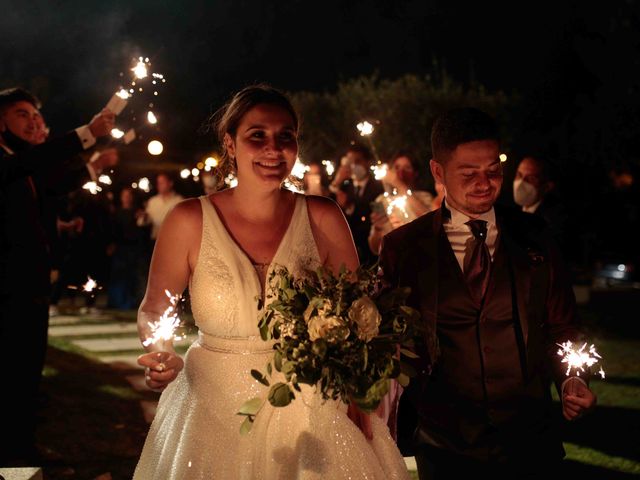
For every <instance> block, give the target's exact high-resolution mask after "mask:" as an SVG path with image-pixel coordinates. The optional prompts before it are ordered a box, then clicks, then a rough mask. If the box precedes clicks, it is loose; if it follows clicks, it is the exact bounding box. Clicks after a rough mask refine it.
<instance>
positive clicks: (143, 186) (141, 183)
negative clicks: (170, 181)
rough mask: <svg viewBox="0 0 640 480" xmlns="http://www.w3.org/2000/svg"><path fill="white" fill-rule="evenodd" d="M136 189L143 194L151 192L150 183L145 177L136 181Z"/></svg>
mask: <svg viewBox="0 0 640 480" xmlns="http://www.w3.org/2000/svg"><path fill="white" fill-rule="evenodd" d="M138 188H139V189H140V190H142V191H143V192H147V193H149V190H151V182H150V181H149V179H148V178H147V177H142V178H141V179H140V180H138Z"/></svg>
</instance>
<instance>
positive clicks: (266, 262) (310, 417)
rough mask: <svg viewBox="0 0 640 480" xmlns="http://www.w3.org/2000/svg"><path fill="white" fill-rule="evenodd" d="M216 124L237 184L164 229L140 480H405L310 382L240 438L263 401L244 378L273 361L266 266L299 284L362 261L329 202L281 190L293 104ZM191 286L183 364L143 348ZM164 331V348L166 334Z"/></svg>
mask: <svg viewBox="0 0 640 480" xmlns="http://www.w3.org/2000/svg"><path fill="white" fill-rule="evenodd" d="M216 126H217V131H218V137H219V140H220V141H221V143H222V145H223V146H224V149H225V156H224V158H223V160H222V162H221V165H220V167H219V169H221V171H220V172H219V173H220V177H221V179H224V178H225V177H226V176H227V174H228V173H231V172H234V173H236V174H237V180H238V184H237V186H236V187H233V188H228V189H226V190H223V191H221V192H217V193H215V194H212V195H207V196H202V197H200V198H198V199H191V200H186V201H184V202H182V203H180V204H178V206H176V207H175V208H174V209H173V210H172V212H171V213H169V215H168V216H167V218H166V220H165V222H164V223H163V225H162V228H161V229H160V234H159V235H158V241H157V242H156V247H155V250H154V252H153V259H152V262H151V269H150V273H149V283H148V286H147V293H146V295H145V298H144V300H143V302H142V305H141V306H140V310H139V315H138V324H139V331H140V336H141V340H142V341H143V343H144V344H145V346H146V348H147V350H148V352H149V353H146V354H144V355H142V356H141V357H140V358H139V360H138V362H139V363H140V364H141V365H143V366H144V367H146V372H147V384H148V385H149V386H150V387H151V388H154V389H158V390H164V391H163V393H162V396H161V397H160V403H159V405H158V410H157V414H156V417H155V419H154V421H153V424H152V425H151V429H150V431H149V435H148V437H147V440H146V443H145V446H144V449H143V452H142V456H141V458H140V461H139V463H138V466H137V468H136V472H135V474H134V478H135V479H140V480H153V479H162V480H171V479H176V480H177V479H180V480H182V479H190V480H212V479H221V480H222V479H224V480H226V479H241V478H244V479H265V480H267V479H277V478H281V479H293V478H297V479H301V480H304V479H318V478H326V479H332V480H341V479H342V480H346V479H348V478H369V479H373V480H387V479H396V480H402V479H408V478H409V476H408V473H407V469H406V466H405V464H404V461H403V459H402V457H401V456H400V453H399V451H398V450H397V448H396V446H395V443H394V442H393V439H392V438H391V436H390V434H389V430H388V429H387V427H386V425H385V424H384V423H383V422H382V420H380V419H379V418H377V417H376V416H374V415H372V416H371V417H369V416H368V415H364V414H362V413H358V412H357V409H354V410H353V411H352V413H353V418H354V421H357V422H358V424H359V425H360V426H361V428H362V430H363V431H364V433H363V431H361V430H359V429H358V427H357V426H356V425H355V424H354V422H353V421H352V420H350V418H349V417H348V416H347V406H346V404H342V403H339V402H336V401H332V400H327V401H326V402H325V401H323V400H322V396H321V394H320V392H319V391H316V389H315V388H311V387H309V386H307V385H304V386H302V388H301V390H300V391H299V392H296V396H297V397H299V398H300V401H298V402H293V403H292V404H290V405H288V406H287V408H286V409H278V408H275V407H273V406H272V405H271V404H270V403H269V402H266V403H265V404H264V405H263V406H262V407H261V414H260V416H258V417H257V418H256V419H255V422H254V424H253V427H252V429H251V431H250V432H249V433H248V434H247V435H244V436H241V435H240V424H241V423H242V420H241V419H240V418H239V417H238V415H236V413H237V411H238V409H239V408H240V406H241V405H242V403H244V401H246V399H247V398H251V397H253V396H256V395H259V394H260V392H265V393H266V391H267V390H266V387H264V385H263V384H261V383H259V382H258V380H254V379H252V378H251V375H250V371H251V370H252V369H253V370H257V369H260V368H262V367H263V366H264V365H265V363H266V362H267V361H268V360H269V359H270V358H271V357H272V355H273V349H272V346H271V345H270V344H269V343H265V342H264V341H262V339H261V338H260V334H259V330H258V325H257V319H258V314H259V313H260V312H263V311H264V310H263V308H264V305H265V303H269V302H271V301H272V300H271V297H270V296H266V297H265V295H267V294H268V293H269V291H270V290H269V286H270V285H271V283H270V282H278V281H279V280H280V279H281V278H280V277H278V276H276V277H275V278H270V274H271V273H272V272H273V271H274V268H275V267H276V266H284V267H286V268H287V269H288V270H289V271H290V272H292V273H293V274H294V275H295V276H296V277H298V276H301V275H305V274H306V273H305V272H308V271H309V270H316V269H317V268H319V267H325V268H327V269H330V270H331V271H333V272H337V271H338V270H339V269H340V266H341V265H344V266H346V267H347V268H348V269H350V270H353V269H355V268H356V267H357V266H358V259H357V255H356V251H355V247H354V245H353V240H352V238H351V235H350V232H349V228H348V225H347V223H346V221H345V219H344V216H343V214H342V212H341V211H340V209H339V208H338V206H337V205H336V204H335V203H334V202H333V201H331V200H329V199H327V198H323V197H320V196H315V195H311V196H305V195H300V194H296V193H293V192H290V191H288V190H287V189H285V188H283V183H284V181H285V179H287V177H288V175H289V174H290V172H291V170H292V168H293V166H294V163H295V160H296V156H297V153H298V117H297V115H296V113H295V111H294V109H293V107H292V105H291V103H290V101H289V99H288V98H287V97H285V96H284V95H283V94H282V93H280V92H279V91H277V90H275V89H273V88H271V87H268V86H263V85H258V86H251V87H247V88H245V89H243V90H242V91H240V92H239V93H237V94H236V95H235V96H234V97H233V99H232V100H231V101H230V103H229V104H228V105H227V106H226V107H225V108H223V109H222V110H221V111H220V112H219V115H218V116H217V125H216ZM187 285H189V292H190V295H191V307H192V311H193V314H194V318H195V321H196V325H197V326H198V328H199V339H198V341H197V342H196V343H194V344H193V345H192V346H191V347H190V348H189V350H188V352H187V354H186V355H185V358H184V360H182V359H181V358H180V356H178V355H177V354H176V353H175V352H174V351H173V348H172V345H171V340H163V341H162V342H160V341H158V342H153V341H151V342H149V339H151V340H153V339H155V338H156V337H159V334H158V332H161V331H162V330H164V329H163V328H162V324H164V323H166V324H167V325H168V326H169V327H172V326H173V325H175V322H174V320H175V316H174V315H173V310H171V307H172V304H170V302H169V301H168V300H167V293H166V291H167V290H168V291H169V292H171V293H172V294H176V293H180V292H182V291H183V290H184V289H185V288H186V287H187ZM256 297H258V298H260V299H261V301H260V302H259V303H258V302H257V301H256ZM167 309H169V310H167ZM159 318H161V320H162V322H160V323H161V324H160V325H159V324H158V322H159V320H158V319H159ZM167 333H169V335H164V336H163V338H165V339H166V338H167V336H168V337H169V338H171V335H170V333H171V328H169V329H168V332H167ZM367 437H369V439H367ZM345 459H348V460H345Z"/></svg>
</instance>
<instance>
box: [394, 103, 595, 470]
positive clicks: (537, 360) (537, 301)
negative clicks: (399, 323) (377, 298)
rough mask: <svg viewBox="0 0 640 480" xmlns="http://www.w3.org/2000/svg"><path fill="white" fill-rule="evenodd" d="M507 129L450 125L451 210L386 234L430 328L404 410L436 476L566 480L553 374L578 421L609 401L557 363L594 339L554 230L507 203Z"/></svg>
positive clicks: (447, 206)
mask: <svg viewBox="0 0 640 480" xmlns="http://www.w3.org/2000/svg"><path fill="white" fill-rule="evenodd" d="M497 132H498V130H497V127H496V124H495V122H494V121H493V119H491V117H489V116H488V115H486V114H485V113H483V112H481V111H479V110H475V109H459V110H453V111H450V112H448V113H446V114H444V115H443V116H441V117H440V118H439V119H437V120H436V122H435V124H434V126H433V130H432V135H431V143H432V152H433V159H432V160H431V162H430V167H431V172H432V173H433V176H434V178H435V179H436V181H438V182H441V183H442V184H443V185H444V187H445V191H446V196H445V200H444V202H443V206H442V207H441V208H440V209H438V210H436V211H434V212H430V213H428V214H426V215H424V216H423V217H420V218H418V219H417V220H415V221H414V222H412V223H410V224H408V225H405V226H403V227H400V228H398V229H397V230H394V231H393V232H391V233H389V234H388V235H386V236H385V237H384V239H383V247H382V251H381V266H382V269H383V272H384V275H385V278H386V280H387V281H388V282H390V284H391V285H394V286H395V285H400V286H408V287H411V289H412V290H411V296H410V299H409V302H410V304H411V305H412V306H413V307H415V308H417V309H418V310H419V311H420V312H421V316H422V322H423V326H424V335H423V337H422V338H421V340H420V341H419V342H418V346H417V348H416V351H417V353H418V355H419V356H420V360H419V364H418V372H419V377H418V378H417V380H416V381H415V382H413V381H412V384H411V385H410V386H409V389H408V391H407V392H405V394H404V395H403V397H402V399H401V407H400V409H401V412H400V417H401V419H402V418H404V420H406V419H407V416H409V417H410V416H411V415H413V420H414V422H415V423H414V425H415V427H414V432H413V433H414V436H413V438H412V439H411V440H412V443H413V445H412V447H413V448H414V449H415V450H414V453H415V455H416V460H417V463H418V472H419V476H420V478H421V479H422V480H424V479H442V478H464V477H465V476H468V475H472V474H473V475H474V476H476V477H477V478H484V477H485V475H490V476H489V478H492V479H495V478H518V479H521V478H543V477H544V478H547V477H549V476H554V475H555V474H557V473H558V472H559V469H560V468H561V467H562V463H561V459H562V457H563V455H564V452H563V448H562V443H561V441H560V438H559V436H558V432H557V430H556V427H557V420H559V412H554V409H553V404H552V401H551V395H550V389H549V379H553V380H554V381H555V383H556V386H557V388H558V390H559V392H560V395H561V398H562V400H563V404H562V412H563V414H564V416H565V418H566V419H568V420H573V419H575V418H578V417H579V416H581V415H582V414H583V413H585V412H587V411H588V410H590V409H591V408H593V407H594V405H595V401H596V399H595V395H594V394H593V393H592V392H591V390H590V389H589V388H588V386H587V384H586V383H585V382H584V381H583V380H582V379H581V378H578V377H566V376H565V371H564V369H563V368H562V366H561V365H562V364H561V363H560V357H559V356H557V355H556V351H557V348H558V347H557V346H556V342H557V343H561V342H564V341H566V340H573V341H575V340H578V339H579V338H580V331H579V325H578V319H577V317H576V312H575V299H574V296H573V292H572V289H571V285H570V284H569V282H568V281H567V277H566V274H565V271H564V269H563V267H562V262H561V259H560V257H559V254H558V250H557V247H556V246H555V244H554V242H553V240H552V239H551V237H550V236H549V233H548V231H547V230H546V229H545V226H544V222H542V221H537V219H536V217H532V216H531V215H527V214H524V213H522V212H519V211H517V210H509V209H503V208H499V207H496V208H494V203H495V201H496V199H497V198H498V195H499V192H500V188H501V186H502V167H501V164H500V160H499V158H498V155H499V153H500V150H499V142H498V133H497ZM411 412H413V413H411ZM556 414H557V416H558V419H557V418H556Z"/></svg>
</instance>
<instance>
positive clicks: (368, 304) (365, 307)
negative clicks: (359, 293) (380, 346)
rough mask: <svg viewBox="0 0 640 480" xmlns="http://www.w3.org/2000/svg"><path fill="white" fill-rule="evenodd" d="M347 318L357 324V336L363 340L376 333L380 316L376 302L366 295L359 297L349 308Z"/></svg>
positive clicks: (368, 339)
mask: <svg viewBox="0 0 640 480" xmlns="http://www.w3.org/2000/svg"><path fill="white" fill-rule="evenodd" d="M349 319H350V320H351V321H352V322H353V323H355V324H356V325H357V326H358V338H359V339H360V340H363V341H365V342H369V341H371V339H372V338H373V337H375V336H376V335H378V328H379V327H380V322H381V320H382V317H381V316H380V312H379V311H378V308H377V307H376V304H375V303H374V302H373V300H371V299H370V298H369V297H367V296H363V297H360V298H359V299H357V300H356V301H355V302H353V304H352V305H351V308H349Z"/></svg>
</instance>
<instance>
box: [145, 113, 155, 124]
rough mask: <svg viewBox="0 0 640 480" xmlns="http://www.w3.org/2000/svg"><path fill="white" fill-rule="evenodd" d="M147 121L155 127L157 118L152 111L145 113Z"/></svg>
mask: <svg viewBox="0 0 640 480" xmlns="http://www.w3.org/2000/svg"><path fill="white" fill-rule="evenodd" d="M147 120H148V122H149V123H150V124H152V125H155V124H156V123H158V117H156V116H155V114H154V113H153V112H152V111H149V112H148V113H147Z"/></svg>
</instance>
